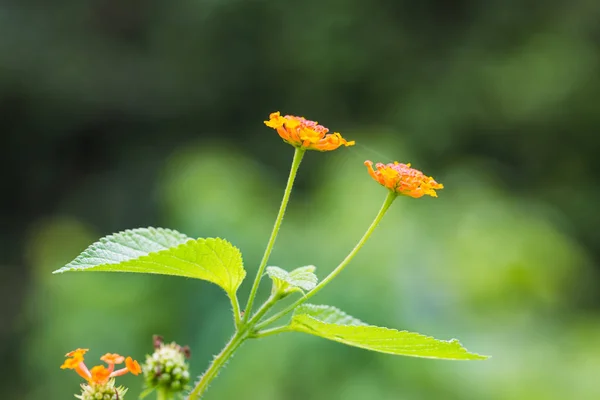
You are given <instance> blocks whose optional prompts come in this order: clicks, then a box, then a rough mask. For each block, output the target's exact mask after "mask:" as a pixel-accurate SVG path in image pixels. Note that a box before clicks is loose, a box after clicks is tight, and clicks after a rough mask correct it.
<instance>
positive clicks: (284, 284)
mask: <svg viewBox="0 0 600 400" xmlns="http://www.w3.org/2000/svg"><path fill="white" fill-rule="evenodd" d="M67 271H112V272H137V273H149V274H164V275H176V276H184V277H188V278H196V279H202V280H206V281H209V282H212V283H215V284H217V285H219V286H220V287H221V288H223V289H224V290H225V292H226V293H227V294H228V295H229V296H230V297H231V298H233V297H234V296H235V293H236V291H237V289H238V288H239V286H240V284H241V283H242V281H243V280H244V277H245V276H246V271H245V270H244V267H243V261H242V255H241V253H240V251H239V250H238V249H237V248H236V247H235V246H233V245H232V244H231V243H229V242H228V241H226V240H223V239H213V238H208V239H191V238H189V237H187V236H185V235H183V234H181V233H179V232H176V231H173V230H169V229H161V228H143V229H134V230H128V231H124V232H120V233H117V234H114V235H110V236H107V237H105V238H102V239H100V240H99V241H98V242H96V243H94V244H92V245H91V246H90V247H88V248H87V249H86V250H85V251H84V252H83V253H81V254H80V255H79V256H78V257H77V258H76V259H75V260H73V261H72V262H71V263H69V264H68V265H66V266H65V267H63V268H61V269H59V270H57V271H55V273H62V272H67ZM314 271H315V267H314V266H307V267H301V268H298V269H295V270H293V271H291V272H287V271H285V270H283V269H281V268H278V267H269V268H268V270H267V273H268V275H269V276H270V277H271V278H272V279H273V284H274V290H278V291H280V293H283V294H289V293H292V292H294V291H304V290H306V291H309V290H312V289H313V288H314V287H315V286H316V284H317V277H316V275H315V274H314ZM289 328H290V330H293V331H298V332H304V333H308V334H311V335H315V336H320V337H323V338H325V339H329V340H333V341H336V342H340V343H344V344H346V345H349V346H354V347H360V348H363V349H367V350H372V351H377V352H381V353H388V354H396V355H404V356H413V357H426V358H441V359H453V360H481V359H485V358H487V357H485V356H480V355H478V354H473V353H469V352H468V351H467V350H466V349H465V348H463V347H462V346H461V345H460V343H459V342H458V341H457V340H450V341H443V340H437V339H434V338H431V337H428V336H423V335H420V334H418V333H412V332H406V331H397V330H394V329H388V328H381V327H377V326H371V325H367V324H365V323H363V322H361V321H359V320H358V319H356V318H353V317H351V316H349V315H347V314H345V313H343V312H342V311H340V310H338V309H337V308H334V307H329V306H315V305H310V304H306V305H302V306H299V307H298V308H296V310H295V312H294V315H293V317H292V321H291V323H290V325H289Z"/></svg>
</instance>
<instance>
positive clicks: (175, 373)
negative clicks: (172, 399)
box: [142, 336, 190, 393]
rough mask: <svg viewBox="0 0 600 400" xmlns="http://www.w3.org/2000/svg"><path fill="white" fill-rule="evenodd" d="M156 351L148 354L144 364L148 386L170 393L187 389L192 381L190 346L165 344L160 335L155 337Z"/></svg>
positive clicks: (173, 343)
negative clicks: (189, 359)
mask: <svg viewBox="0 0 600 400" xmlns="http://www.w3.org/2000/svg"><path fill="white" fill-rule="evenodd" d="M154 348H155V351H154V353H152V354H151V355H148V356H146V362H145V363H144V365H143V366H142V371H143V372H144V377H145V379H146V386H147V387H148V388H154V389H157V390H164V391H167V392H169V393H177V392H181V391H183V390H185V389H186V386H187V384H188V383H189V381H190V372H189V365H188V364H187V363H186V358H189V348H188V347H187V346H186V347H181V346H179V345H178V344H177V343H175V342H172V343H169V344H165V343H163V341H162V338H161V337H159V336H155V337H154Z"/></svg>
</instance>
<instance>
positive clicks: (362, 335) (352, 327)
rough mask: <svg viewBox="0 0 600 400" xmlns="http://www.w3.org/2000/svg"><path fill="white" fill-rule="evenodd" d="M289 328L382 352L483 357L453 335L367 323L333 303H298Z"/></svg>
mask: <svg viewBox="0 0 600 400" xmlns="http://www.w3.org/2000/svg"><path fill="white" fill-rule="evenodd" d="M290 328H291V329H292V330H295V331H299V332H304V333H308V334H311V335H315V336H320V337H323V338H325V339H329V340H333V341H336V342H340V343H344V344H347V345H349V346H355V347H360V348H363V349H367V350H372V351H378V352H381V353H388V354H396V355H403V356H411V357H425V358H439V359H448V360H484V359H486V358H487V357H486V356H481V355H479V354H474V353H469V352H468V351H467V349H465V348H464V347H462V346H461V344H460V343H459V342H458V340H456V339H452V340H448V341H446V340H437V339H434V338H432V337H429V336H424V335H421V334H418V333H413V332H407V331H398V330H395V329H389V328H381V327H378V326H372V325H367V324H365V323H363V322H361V321H360V320H358V319H356V318H353V317H351V316H349V315H348V314H346V313H344V312H342V311H340V310H339V309H337V308H335V307H330V306H316V305H312V304H306V305H302V306H299V307H298V308H297V309H296V310H295V312H294V316H293V317H292V322H291V325H290Z"/></svg>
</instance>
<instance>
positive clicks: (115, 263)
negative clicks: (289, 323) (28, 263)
mask: <svg viewBox="0 0 600 400" xmlns="http://www.w3.org/2000/svg"><path fill="white" fill-rule="evenodd" d="M67 271H109V272H139V273H147V274H164V275H177V276H185V277H188V278H197V279H203V280H206V281H209V282H212V283H215V284H217V285H219V286H221V287H222V288H223V289H225V291H226V292H227V293H229V294H233V293H235V291H236V290H237V288H238V287H239V286H240V284H241V283H242V281H243V279H244V277H245V276H246V271H244V268H243V262H242V255H241V253H240V251H239V250H238V249H237V248H236V247H235V246H233V245H232V244H231V243H229V242H228V241H226V240H223V239H218V238H217V239H213V238H209V239H191V238H189V237H187V236H185V235H183V234H181V233H179V232H177V231H173V230H169V229H162V228H140V229H134V230H127V231H124V232H120V233H116V234H114V235H110V236H106V237H104V238H102V239H100V240H99V241H98V242H96V243H94V244H92V245H91V246H90V247H88V248H87V249H86V250H85V251H84V252H83V253H81V254H80V255H79V256H78V257H77V258H76V259H75V260H73V261H72V262H70V263H69V264H67V265H66V266H65V267H63V268H61V269H59V270H57V271H55V273H62V272H67Z"/></svg>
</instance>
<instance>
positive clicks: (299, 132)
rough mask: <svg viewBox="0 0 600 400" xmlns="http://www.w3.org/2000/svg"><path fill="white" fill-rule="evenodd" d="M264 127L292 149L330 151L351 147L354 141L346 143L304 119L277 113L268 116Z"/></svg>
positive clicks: (339, 136)
mask: <svg viewBox="0 0 600 400" xmlns="http://www.w3.org/2000/svg"><path fill="white" fill-rule="evenodd" d="M265 125H267V126H268V127H269V128H273V129H275V130H276V131H277V133H278V134H279V136H281V138H282V139H283V140H284V141H285V142H287V143H289V144H291V145H292V146H294V147H298V148H301V149H305V150H318V151H330V150H335V149H337V148H338V147H340V146H353V145H354V143H355V142H354V141H351V142H348V141H347V140H346V139H344V138H343V137H342V135H340V134H339V133H337V132H335V133H328V132H329V129H327V128H325V127H324V126H323V125H319V124H318V123H317V122H316V121H310V120H308V119H305V118H304V117H296V116H293V115H286V116H285V117H282V116H281V114H280V113H279V112H274V113H272V114H271V115H269V120H268V121H265Z"/></svg>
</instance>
